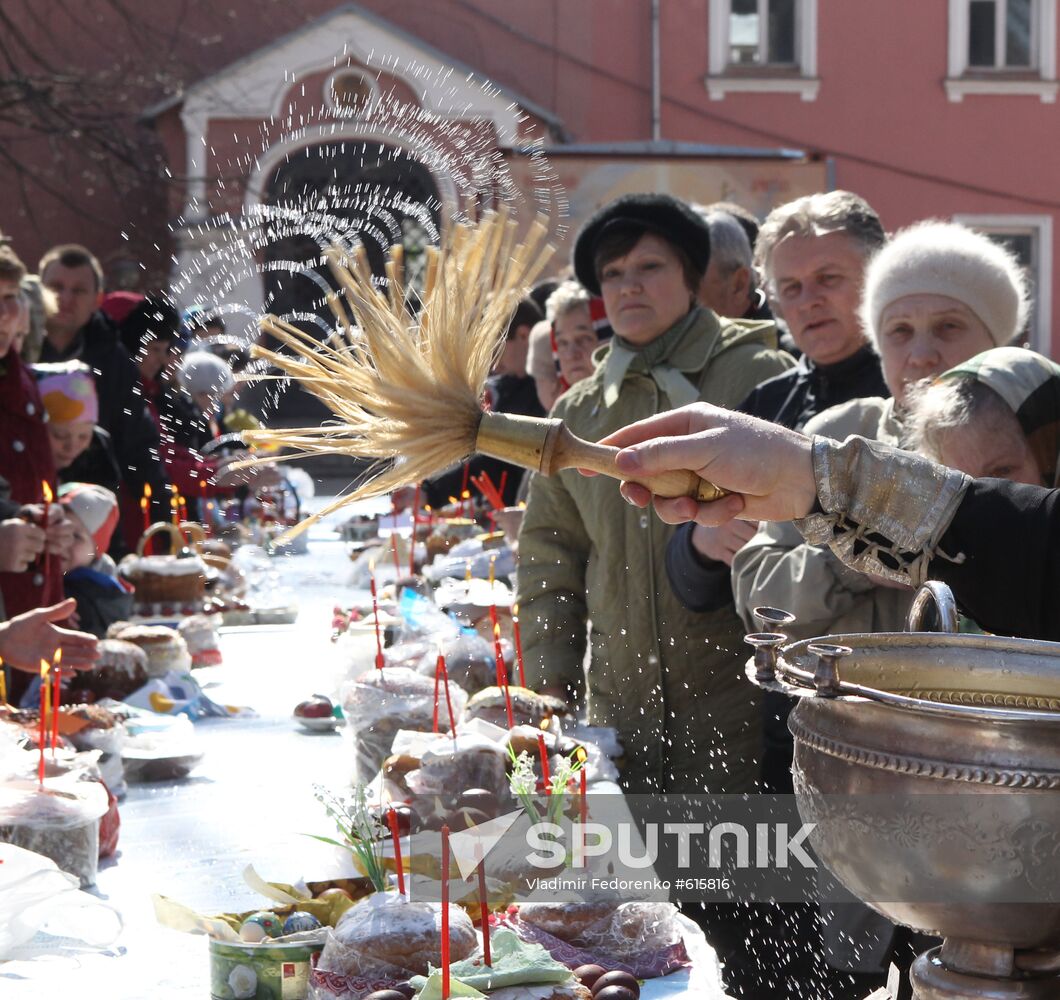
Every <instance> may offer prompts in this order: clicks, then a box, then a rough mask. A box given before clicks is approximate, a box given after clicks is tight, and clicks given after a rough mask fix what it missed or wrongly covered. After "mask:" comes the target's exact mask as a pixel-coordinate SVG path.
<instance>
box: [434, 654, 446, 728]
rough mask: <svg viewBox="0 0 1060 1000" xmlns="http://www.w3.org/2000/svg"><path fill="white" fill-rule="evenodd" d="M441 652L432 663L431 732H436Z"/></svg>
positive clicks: (442, 661)
mask: <svg viewBox="0 0 1060 1000" xmlns="http://www.w3.org/2000/svg"><path fill="white" fill-rule="evenodd" d="M444 662H445V661H444V659H443V658H442V654H441V653H439V654H438V662H437V663H435V665H434V725H433V727H432V728H431V732H432V733H436V732H438V685H439V684H441V682H442V664H443V663H444Z"/></svg>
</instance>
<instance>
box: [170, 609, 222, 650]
mask: <svg viewBox="0 0 1060 1000" xmlns="http://www.w3.org/2000/svg"><path fill="white" fill-rule="evenodd" d="M177 631H178V632H179V633H180V635H181V638H183V640H184V641H185V642H186V643H187V644H188V649H189V650H191V652H192V654H195V653H201V652H203V651H204V650H208V649H216V648H217V632H216V630H215V629H214V627H213V625H212V624H211V623H210V619H209V618H207V617H206V615H191V616H190V617H188V618H185V619H184V620H183V621H181V622H180V623H179V624H178V625H177Z"/></svg>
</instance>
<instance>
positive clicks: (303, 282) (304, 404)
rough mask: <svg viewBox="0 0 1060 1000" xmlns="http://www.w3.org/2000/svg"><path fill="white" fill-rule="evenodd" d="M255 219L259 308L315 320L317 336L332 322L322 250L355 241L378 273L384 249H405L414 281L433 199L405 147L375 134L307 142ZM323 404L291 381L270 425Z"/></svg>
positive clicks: (430, 238)
mask: <svg viewBox="0 0 1060 1000" xmlns="http://www.w3.org/2000/svg"><path fill="white" fill-rule="evenodd" d="M262 208H263V216H264V218H263V220H262V221H263V224H264V225H266V226H269V227H270V228H271V229H272V235H271V236H270V238H269V239H267V240H266V242H265V247H264V252H263V259H262V265H263V267H264V308H265V311H266V312H271V313H275V314H277V315H282V316H286V317H289V318H292V319H294V321H295V322H297V323H298V325H299V326H300V327H301V328H302V329H305V330H310V329H312V327H313V325H314V324H315V325H316V326H317V327H318V328H319V331H320V335H321V336H322V337H323V336H324V335H326V333H328V332H330V331H331V330H332V329H333V327H334V318H333V316H332V314H331V310H330V309H329V308H328V306H327V302H326V299H325V296H326V294H327V291H328V289H329V288H330V287H331V284H332V281H331V276H330V273H329V271H328V268H327V266H326V265H324V264H321V251H322V249H323V248H324V247H326V246H327V245H328V244H330V243H332V242H335V241H336V240H337V241H339V242H341V243H342V244H344V245H351V244H354V243H356V242H360V243H361V244H362V245H363V246H364V247H365V249H366V251H367V253H368V260H369V263H370V264H371V267H372V271H373V272H374V273H375V274H376V275H379V276H382V275H383V273H384V270H383V264H384V260H385V254H386V250H387V249H388V248H389V247H390V246H391V245H393V244H395V243H400V244H402V245H403V246H404V248H405V261H406V264H405V273H406V283H407V284H408V285H411V286H412V287H417V285H418V282H419V279H420V277H421V275H422V265H423V263H425V260H426V254H425V250H426V247H427V246H429V245H430V244H431V243H434V242H437V239H438V231H439V224H440V219H441V202H440V198H439V192H438V188H437V185H436V184H435V181H434V179H433V177H432V176H431V174H430V171H429V170H428V169H427V168H426V167H425V166H424V165H423V164H422V163H420V162H418V161H417V160H416V159H415V158H414V157H413V156H411V155H410V154H409V153H408V152H407V151H406V150H404V149H401V148H400V147H397V146H391V145H385V144H381V143H379V142H377V141H370V140H367V141H361V140H345V141H340V142H332V143H320V144H316V145H310V146H306V147H304V148H303V149H300V150H299V151H298V152H297V153H296V154H292V155H291V156H290V157H288V158H287V159H286V160H285V161H284V162H283V163H282V164H280V166H279V167H277V168H276V170H275V171H274V173H273V174H272V176H271V178H270V179H269V181H268V183H267V185H266V190H265V198H264V202H263V206H262ZM326 415H327V414H326V411H325V409H324V407H323V406H322V405H321V404H320V403H318V402H317V401H316V400H315V399H313V398H312V397H311V396H309V395H308V394H307V393H305V392H302V391H301V390H300V389H298V388H297V387H295V386H292V387H291V388H289V389H288V390H287V391H286V392H284V393H282V394H281V395H280V396H279V398H278V399H277V400H276V403H275V406H274V408H273V410H272V414H271V416H270V422H271V423H274V424H285V425H288V426H290V425H295V424H315V423H319V422H320V421H321V420H322V419H323V418H324V417H325V416H326Z"/></svg>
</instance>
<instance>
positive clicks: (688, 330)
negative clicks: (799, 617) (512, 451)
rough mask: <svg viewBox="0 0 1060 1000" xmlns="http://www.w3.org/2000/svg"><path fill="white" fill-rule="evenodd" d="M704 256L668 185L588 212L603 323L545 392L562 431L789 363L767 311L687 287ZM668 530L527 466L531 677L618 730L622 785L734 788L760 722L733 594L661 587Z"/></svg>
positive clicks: (619, 421)
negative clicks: (589, 354) (592, 346)
mask: <svg viewBox="0 0 1060 1000" xmlns="http://www.w3.org/2000/svg"><path fill="white" fill-rule="evenodd" d="M709 257H710V237H709V230H708V229H707V226H706V224H705V222H704V221H703V220H702V219H701V218H700V216H699V215H698V214H697V213H696V212H694V211H693V210H692V209H691V208H690V207H689V206H688V205H686V204H685V203H684V202H683V201H680V200H679V199H677V198H674V197H672V196H670V195H664V194H651V195H648V194H644V195H627V196H624V197H622V198H618V199H616V200H615V201H613V202H611V203H610V204H609V205H607V206H605V207H604V208H603V209H601V210H600V211H599V212H597V213H596V215H594V216H593V217H592V218H591V219H590V220H589V222H588V223H587V224H586V225H585V227H584V228H583V229H582V231H581V232H580V234H579V235H578V238H577V241H576V244H575V248H574V269H575V272H576V274H577V277H578V280H579V281H580V282H581V283H582V284H583V285H584V286H585V287H586V288H588V289H589V290H590V291H591V292H593V293H594V294H599V295H601V296H602V297H603V300H604V305H605V307H606V310H607V318H608V321H609V322H610V324H611V326H612V328H613V329H614V333H615V336H614V338H613V339H612V341H611V343H610V344H608V345H606V346H604V347H601V348H600V349H599V350H598V351H597V352H596V353H595V355H594V364H595V366H596V367H595V370H594V372H593V374H592V375H591V376H589V377H588V378H586V379H583V380H582V381H581V382H579V383H577V384H576V385H575V386H573V387H572V388H571V389H570V391H569V392H567V393H566V394H565V395H564V396H563V397H562V398H561V399H560V400H559V401H558V402H557V404H556V406H555V407H554V409H553V413H554V415H556V416H560V417H562V418H563V419H564V420H565V421H566V423H567V425H568V426H569V427H570V428H571V430H573V431H574V432H575V433H576V434H578V435H579V436H581V437H584V438H588V439H589V440H593V441H596V440H599V439H600V438H601V437H603V436H604V435H606V434H609V433H611V432H613V431H615V430H617V429H618V428H619V427H622V426H623V425H625V424H628V423H630V422H632V421H634V420H639V419H643V418H644V417H648V416H651V415H653V414H657V413H660V412H663V411H664V410H669V409H672V408H674V407H677V406H682V405H684V404H686V403H690V402H693V401H696V400H705V401H709V402H712V403H715V404H717V405H720V406H726V407H732V406H735V405H736V404H738V403H739V402H740V401H741V400H742V399H743V398H744V396H745V395H746V394H747V393H748V392H749V391H750V390H751V389H752V388H753V387H754V386H755V385H757V384H758V383H759V382H761V381H762V380H763V379H766V378H769V377H771V376H772V375H775V374H778V373H779V372H781V371H784V370H785V369H786V368H787V367H788V366H789V365H790V360H789V359H788V358H787V356H786V355H783V354H781V353H779V352H777V351H776V350H775V349H774V348H775V344H776V337H775V331H774V328H773V326H772V324H771V323H748V322H737V321H733V320H728V319H719V318H718V317H717V316H715V315H714V313H712V312H711V311H710V310H709V309H705V308H703V307H701V306H699V305H698V304H697V303H696V297H695V292H696V289H697V288H698V286H699V283H700V280H701V278H702V276H703V273H704V271H705V270H706V266H707V262H708V260H709ZM671 532H672V529H671V528H670V527H668V526H665V525H663V524H661V523H660V522H659V521H658V520H656V519H653V518H649V517H647V516H645V515H644V514H642V513H641V512H639V511H635V510H633V509H632V508H631V507H630V506H629V505H627V504H626V503H624V502H623V500H622V498H621V496H620V494H619V492H618V489H617V487H616V486H615V484H614V483H607V482H605V480H603V479H601V478H596V479H588V478H585V477H582V476H579V475H578V474H577V472H573V471H572V472H562V473H560V474H559V475H557V476H553V477H550V478H546V477H543V476H538V477H535V479H534V482H533V485H532V487H531V489H530V497H529V503H528V506H527V511H526V516H525V519H524V523H523V528H522V532H521V534H520V569H519V581H518V598H519V603H520V606H521V608H522V612H521V619H522V621H523V623H524V626H523V627H524V633H523V635H524V655H525V660H526V670H527V674H528V676H529V678H530V680H529V683H531V684H532V685H533V686H535V687H543V688H548V689H551V690H553V691H555V692H557V693H562V694H563V695H564V696H565V697H567V698H569V699H570V700H571V701H575V700H576V699H578V698H580V697H582V696H584V695H587V696H588V706H589V719H590V722H591V723H593V724H594V725H603V726H614V727H616V728H617V729H618V731H619V734H620V736H621V738H622V740H623V743H624V746H625V759H626V763H625V767H624V770H623V774H622V781H623V784H624V786H625V787H626V788H627V789H628V790H630V791H634V792H647V791H673V792H707V791H710V792H744V791H748V790H750V789H751V788H752V787H753V784H754V781H755V777H756V773H757V764H756V758H757V754H758V740H759V737H758V728H759V727H758V723H757V715H756V707H755V703H754V693H753V689H752V688H751V686H750V685H748V684H747V683H746V682H745V681H744V680H743V678H742V674H741V662H742V659H743V653H742V650H741V640H742V634H743V631H742V627H741V625H740V622H739V620H738V619H737V617H736V615H735V612H734V610H733V608H732V607H731V605H730V606H729V607H726V608H723V609H721V610H719V611H718V612H716V613H709V614H697V613H693V612H690V611H688V610H686V609H685V608H683V607H682V606H681V605H680V603H679V602H678V601H677V600H676V599H675V598H674V597H673V595H672V591H671V588H670V586H669V584H668V583H667V579H666V572H665V565H664V560H665V552H666V543H667V541H668V540H669V537H670V534H671ZM587 646H588V649H589V654H590V655H589V662H588V670H587V671H586V669H585V659H586V656H585V654H586V649H587Z"/></svg>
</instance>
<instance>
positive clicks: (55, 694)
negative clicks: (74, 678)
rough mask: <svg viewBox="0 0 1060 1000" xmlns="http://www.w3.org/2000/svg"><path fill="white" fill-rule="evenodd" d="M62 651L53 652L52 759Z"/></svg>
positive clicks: (57, 730)
mask: <svg viewBox="0 0 1060 1000" xmlns="http://www.w3.org/2000/svg"><path fill="white" fill-rule="evenodd" d="M62 657H63V651H62V649H57V650H56V651H55V680H54V681H53V687H52V739H51V747H52V757H53V758H54V757H55V743H56V741H57V740H58V738H59V702H60V701H62V694H63V688H62V681H63V670H62V667H60V666H59V664H60V663H61V662H62Z"/></svg>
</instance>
